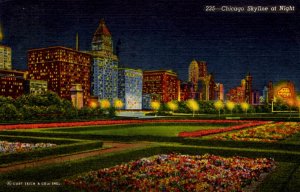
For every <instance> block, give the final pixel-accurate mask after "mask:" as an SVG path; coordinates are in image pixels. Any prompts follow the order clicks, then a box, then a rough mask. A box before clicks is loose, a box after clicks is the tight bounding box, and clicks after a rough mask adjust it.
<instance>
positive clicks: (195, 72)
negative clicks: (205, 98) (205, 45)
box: [189, 60, 207, 91]
mask: <svg viewBox="0 0 300 192" xmlns="http://www.w3.org/2000/svg"><path fill="white" fill-rule="evenodd" d="M206 77H207V64H206V62H205V61H196V60H193V61H192V62H191V64H190V65H189V82H192V83H193V85H194V90H195V91H198V86H199V85H198V84H199V81H202V82H203V81H204V80H205V79H206Z"/></svg>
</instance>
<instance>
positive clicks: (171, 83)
mask: <svg viewBox="0 0 300 192" xmlns="http://www.w3.org/2000/svg"><path fill="white" fill-rule="evenodd" d="M143 94H152V95H153V94H154V95H159V96H160V101H161V102H164V103H166V102H169V101H172V100H179V99H180V80H179V79H178V77H177V74H176V73H174V72H173V71H171V70H154V71H144V72H143Z"/></svg>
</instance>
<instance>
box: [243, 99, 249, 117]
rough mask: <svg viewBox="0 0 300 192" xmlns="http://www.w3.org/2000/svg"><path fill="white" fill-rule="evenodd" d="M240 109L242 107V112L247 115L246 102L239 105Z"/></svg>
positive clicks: (247, 105)
mask: <svg viewBox="0 0 300 192" xmlns="http://www.w3.org/2000/svg"><path fill="white" fill-rule="evenodd" d="M241 107H242V110H243V111H245V112H246V115H247V111H248V109H249V104H248V103H246V102H243V103H241Z"/></svg>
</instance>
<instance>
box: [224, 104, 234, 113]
mask: <svg viewBox="0 0 300 192" xmlns="http://www.w3.org/2000/svg"><path fill="white" fill-rule="evenodd" d="M234 107H235V103H234V102H232V101H227V102H226V108H227V109H228V110H230V112H231V115H232V110H233V109H234Z"/></svg>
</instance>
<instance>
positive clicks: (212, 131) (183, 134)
mask: <svg viewBox="0 0 300 192" xmlns="http://www.w3.org/2000/svg"><path fill="white" fill-rule="evenodd" d="M266 123H268V122H266V121H253V122H250V123H246V124H242V125H235V126H231V127H225V128H217V129H207V130H199V131H192V132H181V133H179V134H178V136H179V137H201V136H205V135H211V134H216V133H223V132H228V131H233V130H239V129H245V128H249V127H253V126H258V125H262V124H266Z"/></svg>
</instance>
